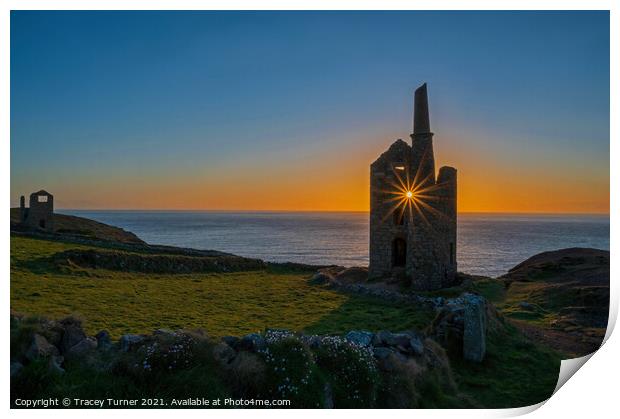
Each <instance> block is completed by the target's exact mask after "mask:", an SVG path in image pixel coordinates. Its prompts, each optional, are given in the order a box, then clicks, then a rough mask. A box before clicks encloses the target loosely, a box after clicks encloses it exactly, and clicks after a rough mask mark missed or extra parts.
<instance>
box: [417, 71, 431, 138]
mask: <svg viewBox="0 0 620 419" xmlns="http://www.w3.org/2000/svg"><path fill="white" fill-rule="evenodd" d="M430 132H431V122H430V118H429V116H428V95H427V94H426V83H424V84H423V85H422V86H420V87H418V88H417V89H416V91H415V96H414V107H413V133H414V134H428V133H430Z"/></svg>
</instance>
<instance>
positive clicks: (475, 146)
mask: <svg viewBox="0 0 620 419" xmlns="http://www.w3.org/2000/svg"><path fill="white" fill-rule="evenodd" d="M422 82H427V83H428V84H429V95H430V105H431V125H432V129H433V130H434V132H435V133H436V139H435V144H436V147H435V148H436V153H437V158H438V160H439V161H440V162H442V163H450V164H453V163H454V165H455V166H457V167H458V168H459V169H460V171H461V173H463V172H462V171H463V170H465V172H464V173H463V176H466V175H467V174H468V173H470V174H472V175H471V176H470V178H469V179H470V180H471V182H472V184H473V183H474V181H476V179H479V178H480V176H481V174H480V170H482V169H481V168H480V165H482V166H485V165H486V167H487V170H488V171H491V170H496V169H497V167H498V166H499V167H500V168H501V171H502V173H501V174H498V179H499V180H498V182H500V181H501V179H502V176H504V177H506V176H509V175H512V176H517V175H518V174H519V173H520V170H524V171H528V173H533V174H534V175H536V176H538V175H539V176H540V177H541V178H547V177H549V176H551V177H552V178H553V179H554V180H556V177H558V176H559V175H558V172H562V173H566V176H567V177H566V182H573V183H574V182H576V181H578V179H579V177H578V176H576V173H578V172H579V171H582V174H583V176H582V177H585V178H587V180H588V181H587V184H586V185H581V186H583V188H584V190H585V189H589V190H592V188H595V189H596V188H598V189H597V190H598V191H599V195H601V194H602V195H604V194H605V191H606V194H607V197H606V198H605V197H604V196H603V197H602V199H603V201H602V203H599V204H600V205H602V206H603V207H604V206H605V202H604V201H605V199H607V204H606V205H607V206H608V199H609V198H608V194H609V184H608V182H609V15H608V13H607V12H303V13H295V12H21V11H18V12H15V11H14V12H12V14H11V189H12V190H11V201H12V203H13V204H15V203H16V202H17V199H18V197H19V195H20V194H25V193H29V192H30V191H33V190H38V189H40V187H46V188H48V189H50V190H53V191H56V192H55V193H56V195H57V196H58V197H57V202H58V203H59V205H60V206H64V207H72V208H77V207H89V208H108V207H110V208H112V207H119V208H129V207H132V208H140V207H141V204H140V203H142V204H143V205H142V207H144V208H147V207H148V208H173V207H179V208H216V207H217V208H231V209H234V208H236V207H239V203H238V202H236V201H234V200H233V201H230V202H229V203H227V201H226V197H225V196H224V195H225V194H222V193H219V192H218V191H219V189H217V188H215V187H213V188H211V189H209V188H210V186H209V185H211V184H212V182H213V180H214V179H215V178H217V179H219V181H221V182H223V183H224V184H226V185H227V186H228V188H233V189H234V188H241V187H244V186H243V185H241V184H239V182H243V179H244V178H248V177H253V174H259V175H257V176H256V178H255V179H253V186H252V187H253V188H257V189H261V188H262V189H264V191H272V192H270V193H276V192H273V191H277V190H278V183H277V182H278V179H282V172H281V171H284V173H290V174H291V176H294V177H296V178H298V179H309V181H311V182H312V185H308V186H307V188H308V190H309V191H310V190H312V191H315V192H313V193H316V194H317V195H316V199H318V198H319V197H320V196H321V189H320V185H322V184H325V183H326V182H328V180H329V179H331V178H333V177H334V176H340V174H341V173H342V174H343V176H345V177H347V179H348V182H349V183H350V182H353V183H354V184H352V186H351V187H350V188H351V190H355V191H363V190H364V188H365V187H366V186H367V179H366V178H364V179H360V181H359V184H357V183H355V182H356V181H355V179H357V177H358V175H357V174H359V173H362V174H363V175H364V176H367V170H368V165H369V164H370V162H371V161H372V160H374V158H375V157H376V156H377V155H378V153H380V152H381V151H383V150H384V149H386V148H387V146H389V144H390V143H391V141H393V140H394V139H396V138H407V135H408V134H409V133H410V131H411V110H412V103H411V102H412V91H413V89H414V88H415V87H416V86H417V85H419V84H421V83H422ZM440 136H441V137H440ZM444 160H446V161H444ZM339 166H340V170H338V167H339ZM470 167H471V168H470ZM468 169H469V170H468ZM231 172H233V176H229V175H228V174H230V173H231ZM237 174H238V176H237ZM534 175H533V177H534V178H536V176H534ZM323 176H324V177H323ZM554 176H555V177H554ZM285 177H286V175H285ZM465 179H467V178H465ZM559 179H561V177H559ZM532 181H534V180H532ZM227 182H228V183H227ZM476 182H477V181H476ZM477 183H479V182H477ZM504 183H505V182H504ZM203 184H204V185H205V192H204V194H205V196H202V197H201V198H200V199H198V198H196V197H195V196H194V197H193V198H192V197H191V196H190V195H192V192H191V191H192V190H195V188H200V185H203ZM114 185H116V186H114ZM119 185H120V186H119ZM156 185H157V186H156ZM317 185H318V186H317ZM158 187H159V188H163V189H164V190H168V189H169V190H170V191H174V193H175V194H176V195H175V203H166V202H165V201H164V200H162V199H161V198H160V199H159V200H158V199H157V198H156V196H155V195H157V193H156V192H154V190H155V189H157V188H158ZM340 187H343V186H342V185H341V186H340ZM515 187H522V186H519V185H515ZM166 188H168V189H166ZM498 188H499V186H498ZM91 189H95V191H96V193H94V194H93V192H94V191H91ZM119 189H120V192H123V191H124V193H125V194H124V195H123V194H120V195H118V197H116V198H115V196H114V193H113V192H114V191H115V190H116V191H117V192H119ZM184 189H186V190H187V192H186V194H183V193H181V192H179V191H181V190H184ZM280 190H282V191H287V190H288V189H287V186H286V185H280ZM470 190H473V189H472V188H470ZM59 193H60V195H59ZM141 193H145V195H144V196H140V194H141ZM218 193H219V198H218ZM282 193H285V192H282ZM286 193H288V192H286ZM309 193H310V192H309ZM356 193H357V194H359V192H356ZM477 193H478V194H480V193H484V192H477ZM267 195H269V194H268V193H267ZM582 195H583V197H582V198H579V199H577V198H575V199H576V200H575V199H573V201H574V202H573V201H571V200H570V199H568V200H567V199H565V200H564V201H562V202H563V205H565V206H567V207H570V208H573V207H575V208H577V209H579V208H584V209H587V208H589V207H588V206H587V203H588V202H590V201H592V199H594V198H593V197H592V196H591V194H588V193H585V192H584V194H582ZM466 196H467V195H466ZM474 198H475V197H473V196H470V197H469V199H468V200H467V203H464V206H465V207H467V208H470V207H471V208H470V209H472V210H485V207H484V205H483V206H482V207H480V208H478V207H476V206H475V205H474V204H471V205H470V204H469V202H470V201H471V202H473V201H474ZM197 199H198V200H197ZM343 199H344V197H343ZM364 199H365V200H366V201H367V197H366V196H364ZM496 199H501V197H499V196H498V197H496ZM580 199H581V200H580ZM345 201H346V200H345ZM345 201H343V202H340V201H338V202H339V203H338V205H337V207H338V208H340V209H359V208H358V207H360V205H361V206H364V205H365V204H364V202H366V201H355V197H350V199H349V201H346V202H345ZM560 201H561V200H560ZM586 201H588V202H586ZM180 203H182V204H180ZM309 205H310V207H311V204H309ZM489 205H490V204H489ZM600 205H599V206H600ZM258 206H260V207H261V208H262V207H264V208H269V205H262V204H261V205H258ZM289 206H290V208H292V209H295V208H301V207H303V208H304V209H308V208H306V206H305V205H299V202H298V201H295V198H291V200H290V205H289ZM491 206H492V205H491ZM281 207H282V208H287V205H286V203H283V204H282V205H281ZM338 208H334V209H338ZM597 208H598V207H597ZM509 209H510V208H506V210H509ZM533 209H534V210H535V208H533ZM490 210H493V208H490Z"/></svg>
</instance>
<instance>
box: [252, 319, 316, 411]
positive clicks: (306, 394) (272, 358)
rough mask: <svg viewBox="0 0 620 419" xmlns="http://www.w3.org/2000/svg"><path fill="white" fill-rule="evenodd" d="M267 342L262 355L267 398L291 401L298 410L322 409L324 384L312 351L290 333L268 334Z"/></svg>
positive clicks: (276, 332) (261, 351) (261, 352)
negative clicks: (303, 408)
mask: <svg viewBox="0 0 620 419" xmlns="http://www.w3.org/2000/svg"><path fill="white" fill-rule="evenodd" d="M265 341H266V343H267V347H266V348H265V349H263V350H260V351H259V353H260V354H261V355H262V357H263V359H264V362H265V367H266V368H265V385H266V392H267V394H266V395H267V396H269V397H271V398H274V399H287V400H290V401H291V407H294V408H302V407H314V408H316V407H322V406H323V404H324V401H323V388H324V387H323V384H324V383H323V380H321V377H320V376H319V373H318V369H317V366H316V364H315V362H314V359H313V356H312V352H311V351H310V349H308V347H307V346H306V345H304V344H303V342H301V341H300V340H299V338H297V337H296V336H294V335H293V334H291V333H289V332H278V331H271V332H267V334H266V335H265Z"/></svg>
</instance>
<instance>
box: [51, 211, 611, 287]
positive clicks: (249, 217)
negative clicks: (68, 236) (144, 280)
mask: <svg viewBox="0 0 620 419" xmlns="http://www.w3.org/2000/svg"><path fill="white" fill-rule="evenodd" d="M57 212H59V213H63V214H70V215H77V216H81V217H86V218H91V219H93V220H97V221H100V222H103V223H106V224H110V225H114V226H117V227H121V228H124V229H125V230H129V231H131V232H133V233H135V234H136V235H138V237H140V238H141V239H142V240H144V241H146V242H147V243H151V244H166V245H172V246H180V247H192V248H196V249H213V250H220V251H224V252H230V253H234V254H237V255H240V256H246V257H255V258H260V259H263V260H266V261H274V262H287V261H290V262H299V263H308V264H317V265H318V264H337V265H343V266H365V265H368V213H367V212H215V211H103V210H58V211H57ZM566 247H593V248H597V249H605V250H609V216H607V215H601V216H599V215H538V214H536V215H523V214H459V218H458V245H457V261H458V269H459V271H462V272H466V273H470V274H476V275H487V276H493V277H495V276H499V275H502V274H504V273H505V272H506V271H508V269H510V268H512V267H513V266H515V265H516V264H518V263H520V262H522V261H524V260H525V259H527V258H529V257H530V256H533V255H535V254H537V253H540V252H544V251H548V250H556V249H561V248H566Z"/></svg>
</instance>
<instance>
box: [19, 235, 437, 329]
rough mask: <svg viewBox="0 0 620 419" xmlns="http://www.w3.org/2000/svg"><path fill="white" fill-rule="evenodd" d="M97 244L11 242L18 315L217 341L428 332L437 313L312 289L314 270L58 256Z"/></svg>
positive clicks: (91, 327) (331, 291)
mask: <svg viewBox="0 0 620 419" xmlns="http://www.w3.org/2000/svg"><path fill="white" fill-rule="evenodd" d="M75 248H81V249H87V248H89V246H83V245H75V244H67V243H61V242H55V241H48V240H39V239H32V238H24V237H11V309H12V310H14V311H16V312H18V313H23V314H27V315H38V316H44V317H48V318H61V317H64V316H67V315H78V316H79V317H81V318H82V319H83V320H84V326H85V329H86V331H87V333H89V334H95V333H97V332H98V331H99V330H102V329H106V330H108V331H109V332H110V333H111V334H112V336H113V337H114V338H119V337H120V336H121V335H122V334H125V333H150V332H152V331H153V330H156V329H158V328H170V329H178V328H185V329H197V328H202V329H204V330H206V331H207V333H208V334H209V335H211V336H223V335H242V334H246V333H250V332H256V331H259V330H264V329H266V328H284V329H290V330H295V331H307V332H311V333H321V334H324V333H343V332H346V331H348V330H352V329H369V330H378V329H387V330H393V331H396V330H404V329H407V328H412V327H413V328H423V327H424V326H426V324H428V322H429V321H430V319H431V316H432V312H430V311H424V310H420V309H414V308H412V307H399V306H396V305H393V304H390V303H386V302H384V301H381V300H377V299H369V298H364V297H358V296H351V295H344V294H340V293H337V292H335V291H333V290H329V289H325V288H321V287H316V286H312V285H309V284H308V283H307V278H308V277H309V275H310V274H311V273H310V272H294V271H289V272H288V273H287V272H286V270H283V269H273V270H261V271H251V272H236V273H225V274H145V273H136V272H131V273H128V272H119V271H110V270H103V269H96V270H92V269H83V268H78V267H75V268H66V267H63V268H62V269H61V268H59V267H57V266H55V265H54V264H53V262H51V259H50V257H51V256H52V255H54V254H55V253H57V252H61V251H64V250H68V249H75Z"/></svg>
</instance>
